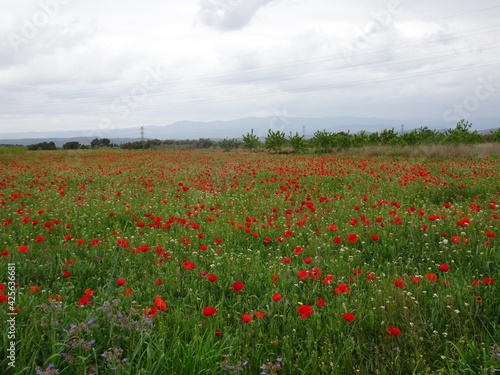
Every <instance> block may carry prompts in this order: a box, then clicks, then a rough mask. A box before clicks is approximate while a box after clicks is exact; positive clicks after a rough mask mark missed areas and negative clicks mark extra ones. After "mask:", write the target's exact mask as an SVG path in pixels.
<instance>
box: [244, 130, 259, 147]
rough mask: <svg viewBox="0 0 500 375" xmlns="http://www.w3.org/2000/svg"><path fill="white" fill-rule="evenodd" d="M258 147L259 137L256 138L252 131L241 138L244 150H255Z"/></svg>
mask: <svg viewBox="0 0 500 375" xmlns="http://www.w3.org/2000/svg"><path fill="white" fill-rule="evenodd" d="M259 147H260V140H259V137H257V136H256V135H255V134H254V133H253V129H252V131H251V132H250V133H247V134H246V135H244V136H243V148H244V149H245V150H255V149H258V148H259Z"/></svg>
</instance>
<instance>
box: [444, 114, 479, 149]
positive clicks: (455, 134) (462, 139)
mask: <svg viewBox="0 0 500 375" xmlns="http://www.w3.org/2000/svg"><path fill="white" fill-rule="evenodd" d="M471 127H472V124H471V123H469V121H465V120H464V119H461V120H460V121H459V122H457V125H456V126H455V129H449V130H447V131H446V133H445V138H444V142H445V143H452V144H460V143H468V144H474V143H482V142H484V137H483V136H482V135H481V134H479V133H478V132H477V131H475V130H474V131H473V132H470V129H471Z"/></svg>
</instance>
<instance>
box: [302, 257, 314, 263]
mask: <svg viewBox="0 0 500 375" xmlns="http://www.w3.org/2000/svg"><path fill="white" fill-rule="evenodd" d="M311 262H312V258H311V257H306V258H304V263H305V264H310V263H311Z"/></svg>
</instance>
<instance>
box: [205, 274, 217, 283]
mask: <svg viewBox="0 0 500 375" xmlns="http://www.w3.org/2000/svg"><path fill="white" fill-rule="evenodd" d="M207 280H208V281H210V282H211V283H215V282H216V281H217V276H215V275H214V274H213V273H211V274H210V275H208V277H207Z"/></svg>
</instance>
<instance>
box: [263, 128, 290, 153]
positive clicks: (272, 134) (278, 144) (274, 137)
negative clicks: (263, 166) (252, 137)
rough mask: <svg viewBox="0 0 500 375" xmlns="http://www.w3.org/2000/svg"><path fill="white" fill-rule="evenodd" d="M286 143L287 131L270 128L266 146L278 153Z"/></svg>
mask: <svg viewBox="0 0 500 375" xmlns="http://www.w3.org/2000/svg"><path fill="white" fill-rule="evenodd" d="M285 145H286V136H285V133H284V132H282V131H279V130H276V131H273V130H271V129H269V130H268V132H267V136H266V139H265V140H264V147H265V148H266V150H268V151H269V152H274V153H275V154H277V153H278V152H280V151H281V149H282V148H283V147H284V146H285Z"/></svg>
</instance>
